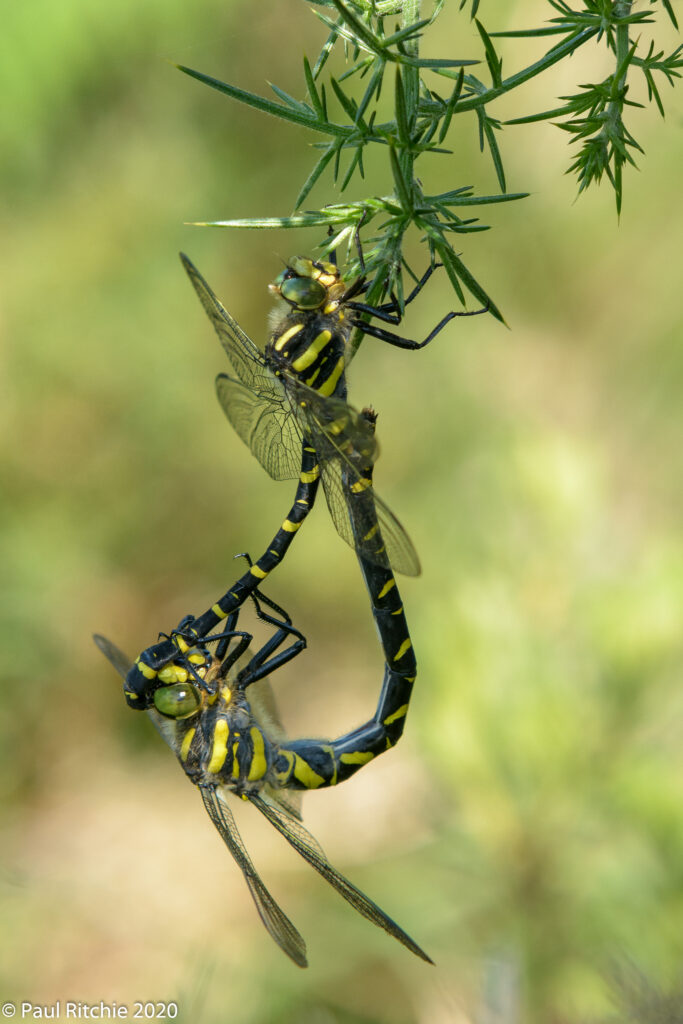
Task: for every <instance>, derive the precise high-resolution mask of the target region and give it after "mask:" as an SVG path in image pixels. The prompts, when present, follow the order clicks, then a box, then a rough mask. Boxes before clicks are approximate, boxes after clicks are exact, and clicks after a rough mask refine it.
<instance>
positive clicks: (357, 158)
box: [340, 146, 363, 192]
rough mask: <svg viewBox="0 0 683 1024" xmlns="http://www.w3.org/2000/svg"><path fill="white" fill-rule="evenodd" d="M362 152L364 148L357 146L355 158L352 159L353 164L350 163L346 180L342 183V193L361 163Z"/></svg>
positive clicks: (345, 176)
mask: <svg viewBox="0 0 683 1024" xmlns="http://www.w3.org/2000/svg"><path fill="white" fill-rule="evenodd" d="M362 151H363V147H362V146H356V149H355V151H354V154H353V157H352V158H351V162H350V163H349V166H348V169H347V171H346V174H345V175H344V180H343V181H342V183H341V187H340V192H343V191H344V189H345V188H346V186H347V185H348V183H349V182H350V181H351V178H352V177H353V172H354V171H355V169H356V167H357V166H358V164H359V162H360V155H361V153H362Z"/></svg>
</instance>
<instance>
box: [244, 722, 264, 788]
mask: <svg viewBox="0 0 683 1024" xmlns="http://www.w3.org/2000/svg"><path fill="white" fill-rule="evenodd" d="M249 732H250V734H251V742H252V745H253V748H254V749H253V753H252V755H251V764H250V765H249V774H248V775H247V780H248V781H249V782H256V780H257V779H262V778H263V776H264V775H265V774H266V769H267V768H268V765H267V763H266V748H265V744H264V742H263V734H262V732H261V730H260V729H257V728H256V727H255V726H252V728H251V729H250V730H249Z"/></svg>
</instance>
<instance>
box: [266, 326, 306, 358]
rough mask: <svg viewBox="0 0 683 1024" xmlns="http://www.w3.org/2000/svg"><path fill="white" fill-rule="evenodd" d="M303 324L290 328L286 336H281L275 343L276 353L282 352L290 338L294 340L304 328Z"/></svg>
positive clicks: (285, 333)
mask: <svg viewBox="0 0 683 1024" xmlns="http://www.w3.org/2000/svg"><path fill="white" fill-rule="evenodd" d="M303 326H304V325H303V324H294V325H293V326H292V327H288V328H287V330H286V331H285V332H284V334H281V335H280V337H279V338H278V339H277V341H276V342H274V343H273V348H274V349H275V351H276V352H282V349H283V348H284V346H285V345H286V344H287V342H288V341H289V339H290V338H293V337H294V335H295V334H298V333H299V331H300V330H301V329H302V328H303Z"/></svg>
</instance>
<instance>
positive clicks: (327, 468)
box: [305, 392, 420, 576]
mask: <svg viewBox="0 0 683 1024" xmlns="http://www.w3.org/2000/svg"><path fill="white" fill-rule="evenodd" d="M305 411H306V415H307V420H308V426H309V430H310V433H311V438H312V444H313V447H314V448H315V450H316V452H317V455H318V461H319V463H320V475H321V479H322V484H323V489H324V491H325V498H326V499H327V506H328V508H329V510H330V515H331V516H332V520H333V522H334V525H335V527H336V530H337V533H338V534H339V536H340V537H341V538H342V539H343V540H345V541H346V543H347V544H350V545H351V547H353V548H355V549H356V550H357V551H359V552H360V553H361V554H362V555H363V556H364V557H366V558H367V559H368V560H369V561H371V562H373V563H374V564H376V565H381V566H382V567H383V568H388V567H389V565H391V567H392V568H393V570H394V571H395V572H400V573H403V574H404V575H405V576H419V574H420V559H419V558H418V555H417V551H416V550H415V548H414V546H413V542H412V541H411V539H410V537H409V536H408V534H407V533H406V531H405V529H404V528H403V527H402V526H401V524H400V522H399V521H398V519H397V518H396V516H395V515H394V513H393V512H392V511H391V509H390V508H389V507H388V506H387V505H386V504H385V503H384V502H383V501H382V499H381V498H380V497H379V496H378V495H377V493H376V491H375V490H374V488H370V487H365V485H364V484H363V482H362V479H363V478H362V475H361V474H362V472H363V469H364V467H367V466H368V465H372V464H373V463H374V461H375V459H376V458H377V454H378V447H377V442H376V440H375V436H374V431H373V429H372V427H371V426H369V424H368V422H367V420H365V419H364V418H363V417H362V416H361V415H360V413H358V412H356V410H355V409H353V408H352V407H351V406H350V405H347V404H346V402H343V401H341V400H340V399H330V398H321V397H320V396H319V395H317V394H315V392H314V393H313V397H312V398H311V397H309V398H308V400H307V405H306V408H305ZM355 484H358V485H359V487H360V489H361V491H362V490H366V492H367V495H368V498H369V497H370V494H371V496H372V499H373V501H372V502H371V501H369V500H367V501H362V502H356V503H355V504H354V506H353V507H354V517H355V528H354V525H352V522H351V516H350V512H349V501H350V500H351V501H352V500H353V499H352V498H349V497H348V493H349V488H350V487H353V486H354V485H355ZM378 524H379V529H380V531H381V534H382V540H383V542H384V546H383V549H382V547H381V545H380V546H378V540H377V529H376V528H377V525H378Z"/></svg>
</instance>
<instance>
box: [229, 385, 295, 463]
mask: <svg viewBox="0 0 683 1024" xmlns="http://www.w3.org/2000/svg"><path fill="white" fill-rule="evenodd" d="M271 379H272V382H273V387H271V388H270V389H265V388H262V389H261V390H260V391H255V390H254V389H253V388H252V387H247V386H246V385H244V384H242V383H241V382H240V381H238V380H235V379H234V378H233V377H228V375H227V374H225V373H221V374H219V376H218V377H217V378H216V394H217V395H218V401H219V402H220V404H221V406H222V408H223V411H224V413H225V415H226V416H227V417H228V419H229V420H230V423H231V424H232V426H233V427H234V428H235V431H236V432H237V433H238V434H239V436H240V437H241V438H242V440H243V441H244V443H245V444H246V445H247V447H248V448H250V449H251V451H252V453H253V454H254V455H255V456H256V458H257V459H258V461H259V462H260V463H261V465H262V466H263V468H264V469H265V471H266V473H268V474H269V475H270V476H271V477H272V478H273V479H274V480H294V479H296V478H297V477H298V475H299V472H300V469H301V438H302V434H301V426H300V424H299V422H298V420H297V417H296V416H295V415H293V413H292V408H291V404H290V400H289V398H288V397H287V395H286V393H285V390H284V388H283V387H282V384H281V382H280V381H279V380H278V379H277V377H274V376H272V375H271ZM278 389H279V390H278Z"/></svg>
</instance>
